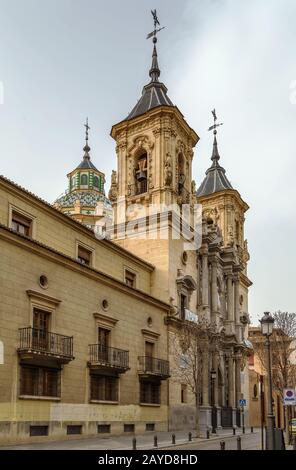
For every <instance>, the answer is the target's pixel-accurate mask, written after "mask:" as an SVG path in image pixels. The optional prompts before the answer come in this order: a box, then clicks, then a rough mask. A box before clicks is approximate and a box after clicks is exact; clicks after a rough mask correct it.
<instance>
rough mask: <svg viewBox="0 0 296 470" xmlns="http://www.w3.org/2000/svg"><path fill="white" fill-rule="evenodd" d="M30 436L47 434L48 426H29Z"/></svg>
mask: <svg viewBox="0 0 296 470" xmlns="http://www.w3.org/2000/svg"><path fill="white" fill-rule="evenodd" d="M30 436H48V426H30Z"/></svg>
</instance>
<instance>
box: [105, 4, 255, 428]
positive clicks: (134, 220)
mask: <svg viewBox="0 0 296 470" xmlns="http://www.w3.org/2000/svg"><path fill="white" fill-rule="evenodd" d="M152 14H153V16H154V20H155V17H156V12H152ZM158 24H159V23H158ZM157 32H158V31H157V24H156V22H155V24H154V32H153V33H151V34H150V35H148V36H151V37H153V53H152V64H151V68H150V71H149V76H150V81H149V83H148V84H147V85H145V86H144V88H143V91H142V96H141V97H140V99H139V101H138V102H137V104H136V105H135V106H134V108H133V109H132V111H131V112H130V113H129V114H128V116H127V117H126V118H125V119H124V120H122V121H120V122H119V123H118V124H115V125H114V126H113V127H112V130H111V136H112V137H113V139H114V140H115V142H116V153H117V171H113V173H112V181H111V188H110V192H109V199H110V200H111V201H112V206H113V210H114V226H113V227H112V237H113V241H114V242H115V243H117V244H119V245H121V246H122V247H124V248H125V249H127V250H128V251H130V252H132V253H133V254H135V255H137V256H138V257H139V258H141V259H145V260H146V261H148V262H150V263H151V264H152V265H153V266H154V270H153V272H152V273H151V281H150V285H151V295H152V296H155V297H157V298H158V299H161V300H163V301H164V302H166V303H169V304H170V305H171V309H170V314H169V315H168V317H167V319H166V324H167V337H168V349H169V353H168V356H169V361H170V364H176V344H179V343H178V339H180V331H182V328H183V327H184V325H185V326H186V325H187V326H188V325H191V324H195V325H207V329H206V330H203V331H207V332H209V331H210V330H211V329H214V330H215V341H216V340H217V341H216V343H215V347H213V344H211V342H210V340H209V339H207V338H206V337H204V339H203V342H202V352H201V355H200V358H199V361H200V363H202V364H203V368H202V374H200V377H199V382H200V389H199V391H198V393H195V395H194V394H193V392H192V389H191V392H190V391H189V387H188V388H186V387H187V386H186V383H187V382H186V381H185V383H184V381H183V382H182V381H181V380H180V370H181V369H182V366H180V357H181V356H182V354H181V356H178V359H177V360H178V361H179V362H178V365H177V367H176V368H175V369H176V370H174V371H172V375H171V378H170V384H171V386H170V390H169V420H170V425H171V429H184V423H187V424H186V425H185V427H186V426H189V427H188V429H190V426H192V423H194V420H195V417H196V416H197V413H198V414H199V419H200V426H201V428H202V429H203V432H204V433H205V432H206V430H207V429H210V428H211V426H212V424H211V422H213V420H214V418H215V420H216V422H217V426H218V427H220V426H227V425H229V423H233V424H234V423H235V422H238V419H239V418H238V417H237V416H238V415H239V412H238V415H237V413H236V412H237V406H238V405H239V399H240V398H241V396H242V383H241V371H242V367H243V360H244V357H245V352H246V351H245V350H246V346H245V344H244V336H243V333H244V329H245V324H246V323H247V321H248V317H247V314H246V315H244V314H243V312H247V292H248V286H249V285H250V281H249V280H248V278H247V274H246V263H247V249H246V243H245V242H244V235H243V226H244V213H245V212H246V210H247V209H248V206H247V204H246V203H245V202H244V201H243V200H242V199H241V197H240V195H239V193H238V192H237V191H236V190H234V189H233V188H232V186H231V184H230V182H229V181H228V179H227V177H226V175H225V170H224V169H223V168H222V167H221V166H220V164H219V159H220V156H219V152H218V145H217V138H216V132H217V131H216V127H218V125H217V124H216V117H215V122H214V127H213V129H214V134H215V135H214V145H213V154H212V166H211V168H210V169H209V170H208V171H207V175H206V178H205V181H204V182H203V183H202V185H201V187H200V188H199V190H198V192H196V187H195V182H194V180H193V178H192V160H193V149H194V147H195V146H196V144H197V143H198V141H199V137H198V135H197V134H196V132H195V131H194V130H193V129H192V128H191V127H190V126H189V125H188V123H187V122H186V120H185V119H184V116H183V115H182V113H181V112H180V110H179V109H178V108H177V106H175V105H174V104H173V103H172V101H171V100H170V98H169V97H168V92H167V88H166V86H165V85H164V84H163V83H162V82H161V81H160V69H159V64H158V57H157V49H156V43H157V38H156V33H157ZM198 202H199V203H200V204H201V206H202V209H203V217H201V219H202V220H201V224H200V225H201V231H200V240H199V241H200V243H197V244H196V245H194V244H193V245H192V246H193V247H191V246H190V247H189V246H188V245H189V244H188V243H187V241H188V239H187V233H186V231H185V232H182V231H181V232H179V233H177V235H178V236H175V235H176V226H177V225H178V223H180V221H181V225H182V226H186V224H185V223H184V220H185V221H187V222H188V224H187V226H188V227H189V231H190V230H191V229H193V233H196V232H197V230H196V226H195V224H193V223H192V221H193V220H194V218H193V217H190V216H192V214H194V211H195V210H196V208H197V205H198V204H197V203H198ZM184 205H185V207H184ZM151 206H152V210H153V214H154V216H155V217H154V218H153V219H152V221H151V219H150V217H149V216H150V214H149V210H150V209H151ZM164 206H165V207H166V208H167V209H166V212H167V214H168V215H169V217H168V218H167V220H166V224H164V225H163V224H162V216H163V214H164V213H163V210H162V209H163V207H164ZM187 210H188V213H189V217H186V211H187ZM147 211H148V212H147ZM147 226H148V227H149V229H151V227H152V229H153V230H152V232H150V233H148V235H147ZM130 229H131V230H130ZM129 230H130V231H129ZM143 234H144V236H143ZM243 261H244V263H243ZM134 276H135V277H136V276H137V273H136V272H135V273H134ZM136 282H137V281H136ZM240 302H241V306H240ZM209 325H210V327H209ZM193 328H194V327H193ZM217 338H219V340H218V339H217ZM176 342H177V343H176ZM150 355H151V354H150ZM213 371H214V372H215V376H216V380H215V382H214V383H213V381H212V375H213ZM193 395H194V396H193ZM185 396H187V398H186V399H185V398H184V397H185ZM196 400H198V403H199V406H198V411H197V407H196V405H197V402H196ZM222 410H223V413H222ZM212 412H213V414H212ZM215 413H216V414H215ZM214 415H215V417H214V418H213V416H214Z"/></svg>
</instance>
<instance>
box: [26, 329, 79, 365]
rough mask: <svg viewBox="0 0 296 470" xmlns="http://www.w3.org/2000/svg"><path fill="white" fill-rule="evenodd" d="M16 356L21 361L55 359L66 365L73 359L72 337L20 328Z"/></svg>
mask: <svg viewBox="0 0 296 470" xmlns="http://www.w3.org/2000/svg"><path fill="white" fill-rule="evenodd" d="M19 333H20V343H19V348H18V350H17V351H18V354H19V355H20V356H21V357H22V359H24V360H26V359H36V358H37V359H50V358H52V359H55V360H56V361H58V362H60V363H63V364H66V363H67V362H70V361H72V360H73V359H74V357H73V337H72V336H64V335H59V334H56V333H51V332H50V331H46V330H37V329H36V328H31V327H28V328H20V330H19Z"/></svg>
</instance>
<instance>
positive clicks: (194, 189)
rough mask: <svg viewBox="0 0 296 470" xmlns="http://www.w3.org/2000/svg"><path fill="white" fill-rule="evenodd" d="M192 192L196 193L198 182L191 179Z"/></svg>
mask: <svg viewBox="0 0 296 470" xmlns="http://www.w3.org/2000/svg"><path fill="white" fill-rule="evenodd" d="M191 193H192V195H195V194H196V182H195V181H194V180H192V181H191Z"/></svg>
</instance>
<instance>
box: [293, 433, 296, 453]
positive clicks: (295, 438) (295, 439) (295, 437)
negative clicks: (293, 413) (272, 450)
mask: <svg viewBox="0 0 296 470" xmlns="http://www.w3.org/2000/svg"><path fill="white" fill-rule="evenodd" d="M293 450H296V436H294V439H293Z"/></svg>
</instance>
